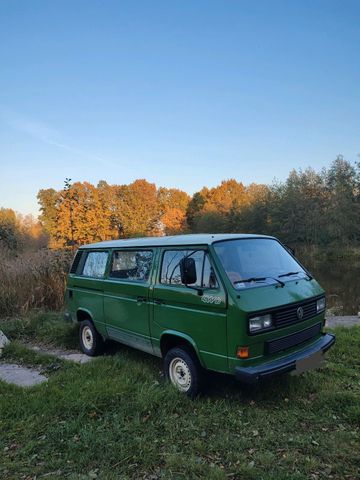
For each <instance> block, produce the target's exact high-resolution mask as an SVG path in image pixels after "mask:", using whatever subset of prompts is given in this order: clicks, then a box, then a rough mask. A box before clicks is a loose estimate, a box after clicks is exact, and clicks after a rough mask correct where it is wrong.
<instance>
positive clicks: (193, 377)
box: [164, 347, 201, 398]
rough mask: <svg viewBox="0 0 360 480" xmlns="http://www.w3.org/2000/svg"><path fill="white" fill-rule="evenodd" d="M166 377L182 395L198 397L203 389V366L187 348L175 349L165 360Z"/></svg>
mask: <svg viewBox="0 0 360 480" xmlns="http://www.w3.org/2000/svg"><path fill="white" fill-rule="evenodd" d="M164 370H165V376H166V378H167V379H168V380H170V382H171V383H172V384H173V385H174V386H175V387H176V388H177V389H178V390H179V391H180V392H182V393H185V394H186V395H188V396H189V397H191V398H194V397H196V395H197V394H198V393H199V392H200V388H201V366H200V364H199V361H198V359H197V357H196V355H195V354H194V353H193V352H192V351H191V350H190V349H188V348H186V347H175V348H172V349H171V350H169V351H168V352H167V354H166V355H165V359H164Z"/></svg>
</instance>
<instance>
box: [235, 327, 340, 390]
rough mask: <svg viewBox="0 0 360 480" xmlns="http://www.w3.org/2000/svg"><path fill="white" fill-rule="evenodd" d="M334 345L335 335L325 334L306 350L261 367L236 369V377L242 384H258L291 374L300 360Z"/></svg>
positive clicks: (263, 364)
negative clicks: (272, 377)
mask: <svg viewBox="0 0 360 480" xmlns="http://www.w3.org/2000/svg"><path fill="white" fill-rule="evenodd" d="M334 343H335V335H333V334H331V333H323V334H322V336H321V337H320V338H319V340H317V341H316V342H315V343H313V344H312V345H310V346H309V347H307V348H305V349H304V350H300V351H299V352H295V353H291V354H290V355H288V356H287V357H284V358H280V359H278V360H273V361H272V362H268V363H262V364H261V365H256V366H254V367H236V368H235V376H236V378H237V380H240V381H241V382H244V383H256V382H257V381H258V380H260V379H261V378H266V377H271V376H272V375H279V374H281V373H286V372H290V371H291V370H295V368H296V362H297V361H298V360H302V359H304V358H306V357H309V356H310V355H312V354H314V353H316V352H320V351H322V352H323V353H325V352H326V351H327V350H329V348H330V347H331V346H332V345H333V344H334Z"/></svg>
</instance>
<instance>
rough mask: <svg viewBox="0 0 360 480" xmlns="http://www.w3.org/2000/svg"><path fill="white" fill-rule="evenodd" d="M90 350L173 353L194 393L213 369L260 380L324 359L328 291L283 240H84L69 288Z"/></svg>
mask: <svg viewBox="0 0 360 480" xmlns="http://www.w3.org/2000/svg"><path fill="white" fill-rule="evenodd" d="M65 315H66V317H67V318H69V319H72V320H73V321H75V322H79V323H80V344H81V348H82V350H83V351H84V353H86V354H87V355H91V356H93V355H97V354H99V353H101V351H102V349H103V346H104V341H105V340H106V339H112V340H116V341H118V342H121V343H124V344H126V345H129V346H131V347H135V348H137V349H139V350H143V351H145V352H148V353H150V354H152V355H156V356H158V357H162V358H163V359H164V370H165V375H166V377H167V378H168V379H170V381H171V382H172V383H173V384H174V385H175V386H176V387H177V388H178V389H179V390H180V391H182V392H184V393H186V394H187V395H189V396H191V397H194V396H195V395H196V394H197V393H198V391H199V389H200V386H201V379H202V372H203V370H204V369H207V370H214V371H217V372H223V373H228V374H232V375H235V376H236V377H237V378H238V379H239V380H241V381H243V382H247V383H253V382H256V381H258V380H259V379H261V378H263V377H269V376H271V375H276V374H279V373H284V372H292V373H295V374H297V373H301V372H303V371H305V370H308V369H309V368H314V367H317V366H319V364H320V363H321V361H322V358H323V353H324V352H326V350H328V349H329V348H330V347H331V346H332V345H333V344H334V342H335V337H334V335H331V334H329V333H324V332H323V327H324V323H325V318H324V317H325V294H324V290H323V289H322V288H321V287H320V285H319V284H318V283H317V282H316V280H315V279H314V278H313V277H312V276H311V274H310V273H309V272H308V271H307V270H306V269H305V268H304V267H303V266H302V265H301V264H300V263H299V262H298V260H296V258H295V257H294V256H293V254H292V253H291V252H290V250H289V249H288V248H287V247H285V246H284V245H283V244H282V243H281V242H280V241H279V240H277V239H276V238H274V237H269V236H264V235H241V234H226V235H225V234H224V235H223V234H216V235H211V234H199V235H179V236H168V237H154V238H150V237H147V238H136V239H129V240H114V241H107V242H100V243H95V244H92V245H85V246H82V247H81V248H80V249H79V250H78V252H77V253H76V256H75V259H74V261H73V264H72V267H71V270H70V273H69V276H68V284H67V291H66V314H65Z"/></svg>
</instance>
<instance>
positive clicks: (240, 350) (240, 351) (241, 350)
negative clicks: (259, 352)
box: [236, 347, 249, 358]
mask: <svg viewBox="0 0 360 480" xmlns="http://www.w3.org/2000/svg"><path fill="white" fill-rule="evenodd" d="M236 356H237V357H238V358H248V357H249V347H237V351H236Z"/></svg>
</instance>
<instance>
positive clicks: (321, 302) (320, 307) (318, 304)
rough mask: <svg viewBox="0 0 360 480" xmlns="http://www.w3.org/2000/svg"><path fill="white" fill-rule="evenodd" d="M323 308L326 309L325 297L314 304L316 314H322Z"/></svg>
mask: <svg viewBox="0 0 360 480" xmlns="http://www.w3.org/2000/svg"><path fill="white" fill-rule="evenodd" d="M325 307H326V301H325V297H322V298H319V300H318V301H317V302H316V312H317V313H319V312H322V311H323V310H325Z"/></svg>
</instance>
